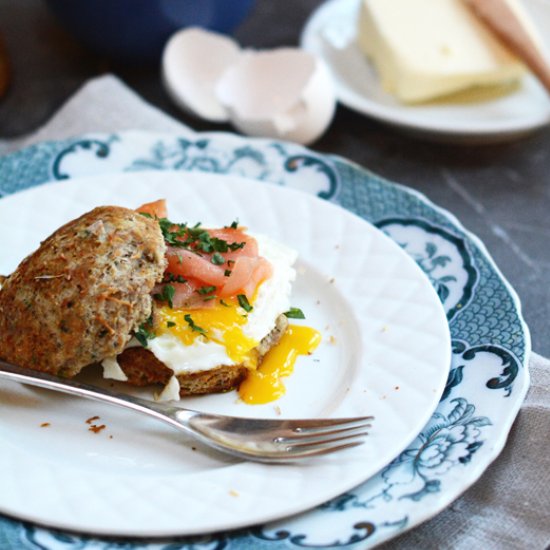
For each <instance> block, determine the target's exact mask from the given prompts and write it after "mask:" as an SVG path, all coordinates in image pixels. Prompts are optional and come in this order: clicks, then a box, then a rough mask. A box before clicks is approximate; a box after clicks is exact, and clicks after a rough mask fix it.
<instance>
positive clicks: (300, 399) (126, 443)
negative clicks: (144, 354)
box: [0, 171, 451, 536]
mask: <svg viewBox="0 0 550 550" xmlns="http://www.w3.org/2000/svg"><path fill="white" fill-rule="evenodd" d="M158 197H165V198H166V199H167V203H168V209H169V214H170V217H171V218H172V219H174V220H178V221H185V220H187V221H190V222H191V221H193V222H194V221H201V222H203V223H204V225H205V226H206V227H208V226H211V227H212V226H219V225H223V224H226V223H228V222H229V221H231V220H233V219H235V218H238V219H239V221H240V222H241V223H242V224H243V225H246V226H247V227H248V228H249V229H250V231H254V232H256V233H260V234H265V235H268V236H270V237H272V238H273V239H276V240H277V241H279V242H281V243H283V244H286V245H287V246H291V247H293V248H295V249H296V250H297V251H298V253H299V259H298V261H297V264H296V269H297V278H296V281H295V284H294V287H293V291H292V297H291V300H292V302H291V303H292V304H293V305H295V306H296V307H300V308H301V309H302V310H303V311H304V312H305V314H306V321H305V322H306V323H307V324H308V325H310V326H312V327H315V328H317V329H318V330H320V331H321V333H322V337H323V342H322V343H321V344H320V346H319V348H318V349H317V350H316V351H315V353H314V354H313V355H311V356H306V357H302V358H300V360H299V361H298V363H297V365H296V368H295V371H294V373H293V374H292V376H290V377H288V378H287V379H286V383H285V385H286V394H285V395H284V396H283V397H281V398H280V399H279V400H278V401H276V402H272V403H268V404H266V405H254V406H251V405H247V404H245V403H243V402H242V401H240V400H239V399H238V395H237V394H236V393H235V392H228V393H224V394H217V395H208V396H202V397H194V398H187V399H182V401H181V405H182V406H187V407H191V408H195V409H199V410H206V411H211V412H219V413H225V414H231V415H237V416H249V417H250V416H253V417H270V418H284V417H287V418H288V417H302V418H304V417H321V416H338V417H339V416H356V415H364V414H372V415H374V416H375V417H376V422H375V423H374V424H373V427H372V429H371V430H370V435H369V437H368V438H367V439H366V442H365V444H364V445H361V446H359V447H356V448H353V449H349V450H346V451H343V452H341V453H337V454H334V455H330V456H327V457H323V458H322V459H316V460H312V461H309V462H303V463H299V464H296V465H265V464H257V463H251V462H245V461H240V460H236V459H233V458H230V457H227V456H225V455H221V454H219V453H216V452H213V451H211V450H209V449H207V448H204V447H203V446H202V445H199V444H197V443H196V442H194V441H192V440H189V439H188V438H186V437H185V436H183V435H182V434H180V433H178V432H175V431H174V430H172V429H171V428H169V427H165V426H164V425H162V424H160V423H158V422H155V421H153V420H151V419H148V418H145V417H141V416H139V415H136V414H135V413H131V412H129V411H126V410H123V409H117V408H114V407H111V408H109V407H108V406H106V405H104V404H100V403H95V402H91V401H86V400H83V399H78V398H74V397H70V396H65V395H61V394H58V393H55V392H49V391H47V390H41V389H36V388H32V387H27V386H24V385H20V384H15V383H7V382H2V383H0V418H1V419H2V421H1V422H0V448H1V449H2V452H1V453H0V486H1V487H2V490H1V491H0V512H1V513H4V514H9V515H10V516H13V517H17V518H20V519H24V520H28V521H33V522H35V523H39V524H42V525H48V526H52V527H57V528H61V529H69V530H73V531H74V530H79V531H84V532H86V533H94V534H102V535H126V536H170V535H191V534H204V533H207V532H212V531H219V530H222V529H233V528H237V527H243V526H247V525H255V524H259V523H261V522H265V521H269V520H273V519H276V518H281V517H284V516H288V515H291V514H295V513H297V512H300V511H303V510H306V509H309V508H311V507H313V506H315V505H317V504H320V503H322V502H324V501H326V500H327V499H329V498H332V497H334V496H336V495H339V494H341V493H342V492H344V491H346V490H348V489H351V488H352V487H354V486H356V485H358V484H359V483H361V482H362V481H364V480H365V479H367V478H368V477H370V476H371V475H373V474H375V473H376V472H377V471H378V470H380V469H381V468H382V467H383V466H385V465H387V464H388V463H389V462H390V461H391V460H392V459H393V458H394V457H395V456H396V455H398V454H399V453H400V452H401V451H402V450H403V449H404V448H405V447H406V446H407V445H408V444H409V443H410V442H411V441H412V440H413V439H414V438H415V436H416V435H417V434H418V433H419V431H420V430H421V429H422V427H423V426H424V425H425V424H426V422H427V421H428V420H429V418H430V417H431V415H432V413H433V411H434V410H435V408H436V406H437V404H438V402H439V400H440V397H441V395H442V392H443V390H444V388H445V383H446V380H447V376H448V373H449V368H450V361H451V342H450V334H449V326H448V324H447V319H446V315H445V311H444V309H443V306H442V304H441V302H440V300H439V298H438V295H437V294H436V292H435V290H434V288H433V287H432V285H431V283H430V281H429V279H428V277H426V275H425V274H424V272H423V271H422V270H421V269H420V267H419V266H418V265H417V263H416V262H415V261H414V260H413V258H412V257H411V256H409V255H408V254H407V253H406V252H405V251H404V250H403V249H402V248H401V247H400V246H398V245H397V244H396V243H395V242H394V241H393V240H391V239H390V238H389V237H388V236H387V235H385V234H384V233H383V232H382V231H380V230H378V229H376V228H375V227H374V226H373V225H371V224H370V223H368V222H366V221H364V220H363V219H361V218H360V217H358V216H356V215H354V214H351V213H349V212H348V211H346V210H344V209H343V208H340V207H338V206H336V205H334V204H331V203H329V202H327V201H323V200H321V199H318V198H316V197H313V196H311V195H309V194H306V193H303V192H299V191H296V190H292V189H288V188H284V187H280V186H276V185H267V184H265V185H263V184H260V183H259V182H257V181H255V180H251V179H245V178H242V177H237V176H233V175H220V174H212V173H200V172H194V173H185V174H183V173H180V172H171V171H158V172H133V173H125V174H112V175H103V176H101V175H98V176H94V177H88V178H81V179H74V180H73V179H72V180H69V181H66V182H62V183H52V184H47V185H43V186H40V187H35V188H33V189H30V190H27V191H22V192H19V193H15V194H14V195H11V196H9V197H6V198H3V199H2V200H1V201H0V219H2V224H3V227H4V228H9V231H4V246H3V247H2V250H1V251H0V273H9V272H11V271H12V270H13V269H14V268H15V267H16V266H17V264H18V263H19V261H20V260H21V259H22V258H23V257H24V256H25V255H26V254H28V253H30V252H31V251H32V250H33V249H35V248H36V247H37V246H38V245H39V243H40V241H41V240H42V239H44V237H46V236H47V235H48V234H50V233H51V232H52V231H54V230H55V229H56V228H57V227H59V226H60V225H61V224H62V223H64V222H66V221H68V220H70V219H73V218H75V217H77V216H79V215H81V214H82V213H84V212H86V211H88V210H90V209H91V208H93V207H95V206H98V205H105V204H116V205H120V206H127V207H136V206H137V205H139V204H142V203H144V202H148V201H151V200H154V199H156V198H158ZM30 220H32V222H31V221H30ZM92 370H93V369H92ZM83 375H84V379H85V380H86V381H87V382H92V383H102V382H101V378H100V377H99V376H96V377H95V378H94V377H93V373H91V375H92V378H90V377H89V375H88V376H87V375H86V374H85V373H83ZM103 383H105V384H107V385H111V382H107V381H103ZM113 384H115V383H114V382H113ZM115 386H116V387H117V389H119V390H120V391H130V390H129V389H128V388H127V387H125V386H123V385H115ZM142 395H143V394H142ZM149 395H150V394H149ZM94 425H96V426H97V425H99V428H98V429H97V430H96V432H97V433H95V432H94V430H92V432H91V431H90V428H94Z"/></svg>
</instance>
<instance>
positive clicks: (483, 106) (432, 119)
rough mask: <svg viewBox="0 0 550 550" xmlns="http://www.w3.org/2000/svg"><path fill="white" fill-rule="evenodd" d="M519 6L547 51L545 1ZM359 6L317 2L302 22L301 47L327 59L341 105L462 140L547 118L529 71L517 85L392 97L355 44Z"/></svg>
mask: <svg viewBox="0 0 550 550" xmlns="http://www.w3.org/2000/svg"><path fill="white" fill-rule="evenodd" d="M405 1H406V0H405ZM523 5H524V7H525V8H526V10H527V12H528V13H529V15H531V18H532V19H533V21H534V22H535V23H536V25H537V27H538V30H539V34H540V36H541V37H542V38H543V40H546V44H545V46H546V50H547V51H550V32H548V31H549V30H550V2H548V1H547V0H523ZM359 10H360V0H331V1H329V2H327V3H325V4H323V5H322V6H321V7H320V8H319V9H318V10H317V11H315V12H314V13H313V15H312V16H311V18H310V19H309V21H308V22H307V24H306V26H305V28H304V31H303V34H302V40H301V41H302V46H303V47H304V48H305V49H306V50H308V51H310V52H312V53H315V54H317V55H319V56H320V57H321V58H323V59H324V61H325V62H326V63H327V64H328V66H329V68H330V70H331V72H332V75H333V77H334V81H335V86H336V91H337V96H338V99H339V101H340V102H341V103H342V104H344V105H346V106H347V107H350V108H351V109H354V110H356V111H358V112H360V113H363V114H366V115H368V116H371V117H373V118H376V119H378V120H380V121H383V122H386V123H388V124H391V125H394V126H397V127H399V128H401V129H402V130H405V131H410V132H414V133H417V134H422V135H423V136H425V137H429V138H437V139H438V140H446V141H458V142H466V143H473V142H494V141H500V140H507V139H512V138H515V137H520V136H522V135H525V134H527V133H530V132H532V131H534V130H536V129H537V128H541V127H543V126H545V125H547V124H549V123H550V97H549V96H548V95H547V94H546V92H545V91H544V89H543V88H542V86H541V85H540V84H539V83H538V82H537V80H536V79H535V78H534V77H533V76H531V75H530V74H526V75H525V76H523V77H522V79H521V81H520V83H519V84H516V85H508V84H503V85H502V86H501V87H496V88H493V89H492V90H491V91H488V90H483V89H481V88H478V89H476V90H475V91H474V90H470V91H468V92H465V93H458V94H456V95H455V96H454V97H453V96H450V97H448V98H445V99H436V100H433V101H431V102H430V103H428V102H425V103H419V104H415V105H410V104H405V103H402V102H400V101H398V100H397V99H396V98H395V97H394V96H393V95H390V94H389V93H388V92H386V91H385V89H384V88H383V87H382V85H381V82H380V78H379V75H378V72H377V70H376V69H375V67H374V66H373V64H371V62H370V61H369V60H368V59H367V57H366V56H365V55H364V53H363V52H362V51H361V49H360V47H359V45H358V40H357V29H358V18H359ZM410 23H411V24H414V21H411V22H410ZM433 24H437V22H436V21H435V20H434V21H433ZM545 29H546V31H545ZM368 39H369V37H368V36H363V40H364V41H367V40H368ZM410 47H411V48H412V47H414V44H411V45H410Z"/></svg>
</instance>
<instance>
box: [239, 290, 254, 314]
mask: <svg viewBox="0 0 550 550" xmlns="http://www.w3.org/2000/svg"><path fill="white" fill-rule="evenodd" d="M237 300H239V305H240V306H241V307H242V308H243V309H244V310H245V311H246V312H247V313H248V312H249V311H252V310H253V309H254V308H253V307H252V306H251V305H250V302H249V301H248V298H247V297H246V296H245V295H244V294H239V295H238V296H237Z"/></svg>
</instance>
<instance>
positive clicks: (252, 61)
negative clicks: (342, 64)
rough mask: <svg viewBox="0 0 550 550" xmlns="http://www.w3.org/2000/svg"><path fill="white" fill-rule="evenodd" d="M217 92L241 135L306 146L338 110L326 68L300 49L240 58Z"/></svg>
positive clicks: (220, 80) (223, 75)
mask: <svg viewBox="0 0 550 550" xmlns="http://www.w3.org/2000/svg"><path fill="white" fill-rule="evenodd" d="M216 92H217V96H218V98H219V100H220V101H221V103H222V104H223V105H224V106H225V107H226V109H227V112H228V114H229V119H230V120H231V122H232V123H233V125H234V126H235V127H236V128H237V129H239V130H240V131H241V132H243V133H245V134H248V135H251V136H261V137H273V138H278V139H286V140H290V141H295V142H297V143H303V144H308V143H311V142H312V141H314V140H316V139H317V138H318V137H319V136H320V135H321V134H322V133H323V132H324V131H325V130H326V129H327V127H328V125H329V124H330V122H331V120H332V118H333V116H334V110H335V106H336V99H335V93H334V87H333V84H332V79H331V77H330V74H329V71H328V69H327V68H326V66H325V64H324V63H323V62H322V61H321V60H320V59H318V58H316V57H315V56H313V55H311V54H310V53H308V52H306V51H304V50H300V49H297V48H280V49H276V50H271V51H261V52H253V51H248V52H244V53H242V54H241V55H240V56H239V57H238V59H237V60H236V62H235V63H234V64H233V65H231V66H229V67H228V68H227V70H226V71H224V72H223V74H222V75H221V77H220V79H219V81H218V84H217V87H216Z"/></svg>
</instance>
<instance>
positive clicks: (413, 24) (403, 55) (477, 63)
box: [358, 0, 525, 103]
mask: <svg viewBox="0 0 550 550" xmlns="http://www.w3.org/2000/svg"><path fill="white" fill-rule="evenodd" d="M507 1H508V2H514V0H507ZM512 7H513V9H514V10H515V11H517V10H518V9H520V8H519V6H518V5H517V3H515V2H514V5H513V6H512ZM358 42H359V46H360V48H361V50H362V51H363V52H364V53H365V54H366V55H367V56H368V57H369V58H370V59H371V60H372V61H373V62H374V64H375V66H376V69H377V71H378V74H379V77H380V79H381V82H382V86H383V88H384V89H385V90H386V91H387V92H389V93H391V94H393V95H394V96H396V97H397V99H399V100H401V101H403V102H405V103H415V102H422V101H429V100H430V99H435V98H438V97H440V96H444V95H447V94H451V93H453V92H458V91H461V90H465V89H468V88H471V87H474V86H491V85H499V84H505V83H510V82H512V81H514V80H517V79H519V78H520V77H521V76H522V75H523V74H524V72H525V68H524V66H523V64H522V63H521V62H520V61H519V60H518V59H517V58H516V57H515V56H514V55H513V54H512V53H511V52H509V51H508V49H507V48H506V47H505V46H504V45H503V44H501V42H499V40H498V39H497V38H496V37H495V36H494V35H493V34H492V33H491V31H490V30H489V29H488V28H487V27H485V25H484V24H483V23H482V22H481V21H479V20H478V19H477V18H476V17H475V15H474V14H473V13H471V12H470V10H469V8H468V7H467V6H466V4H465V3H464V2H463V0H361V9H360V14H359V29H358Z"/></svg>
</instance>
